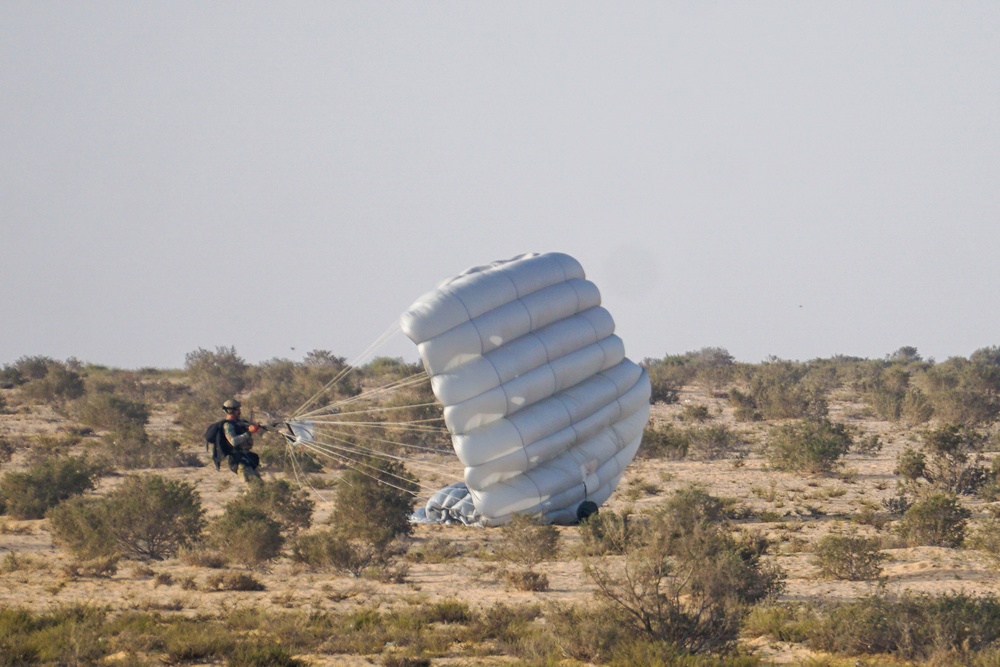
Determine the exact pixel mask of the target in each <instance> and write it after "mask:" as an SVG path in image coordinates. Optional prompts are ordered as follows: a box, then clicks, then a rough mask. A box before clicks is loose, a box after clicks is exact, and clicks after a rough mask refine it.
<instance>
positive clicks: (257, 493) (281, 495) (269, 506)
mask: <svg viewBox="0 0 1000 667" xmlns="http://www.w3.org/2000/svg"><path fill="white" fill-rule="evenodd" d="M315 505H316V503H314V502H313V500H312V499H311V498H310V497H309V494H308V492H306V490H305V489H302V488H296V487H295V486H293V485H292V484H291V483H290V482H288V481H287V480H284V479H279V480H274V481H270V482H265V483H264V484H257V485H254V486H251V487H249V488H247V490H246V492H245V493H243V494H242V495H240V496H238V497H236V498H234V499H233V500H231V501H230V502H229V503H228V504H227V505H226V508H227V510H228V509H230V508H232V509H234V510H235V509H252V510H258V511H260V512H264V513H265V514H267V515H268V516H270V517H271V518H272V519H273V520H275V521H277V522H278V524H279V525H280V526H281V530H282V531H283V532H286V533H288V534H290V535H295V534H297V533H298V532H299V531H302V530H305V529H307V528H309V526H310V525H311V524H312V513H313V509H314V508H315Z"/></svg>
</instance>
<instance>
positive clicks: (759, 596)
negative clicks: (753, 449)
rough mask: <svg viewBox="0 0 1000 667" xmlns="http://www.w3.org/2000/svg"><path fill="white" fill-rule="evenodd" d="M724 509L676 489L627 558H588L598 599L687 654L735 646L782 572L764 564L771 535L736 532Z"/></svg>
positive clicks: (778, 587)
mask: <svg viewBox="0 0 1000 667" xmlns="http://www.w3.org/2000/svg"><path fill="white" fill-rule="evenodd" d="M722 511H723V503H722V501H720V500H719V499H717V498H713V497H712V496H709V495H708V494H705V493H704V492H702V491H700V490H698V489H686V490H683V491H682V492H680V493H678V494H675V496H674V497H673V498H671V499H670V500H669V501H668V502H667V503H665V504H664V506H663V507H662V508H661V509H660V511H658V512H657V513H655V514H654V515H653V516H651V517H650V521H649V522H648V524H647V525H646V527H645V529H644V530H643V531H642V536H641V539H637V540H636V541H635V543H634V544H633V545H632V546H630V547H629V549H628V551H627V552H626V554H625V557H624V559H621V560H619V559H615V560H609V559H600V560H597V559H595V560H591V561H590V562H589V563H588V564H587V566H586V570H585V571H586V572H587V574H588V576H589V577H590V578H591V579H592V580H593V581H594V583H595V584H596V586H597V595H598V598H599V599H601V600H602V601H603V602H605V603H607V604H610V605H612V606H613V607H615V608H617V609H618V610H619V611H620V612H621V613H622V618H624V619H628V623H629V627H631V629H632V630H634V631H635V632H636V633H639V634H642V635H646V636H647V637H648V638H650V639H652V640H656V641H660V642H667V643H670V644H673V645H674V646H675V647H677V648H679V649H681V650H682V651H685V652H689V653H702V652H715V651H725V650H728V649H730V648H732V647H733V646H734V645H735V642H736V639H737V637H738V635H739V630H740V624H741V622H742V619H743V617H744V615H745V614H746V612H747V610H748V609H749V608H750V606H751V605H753V604H756V603H758V602H760V601H762V600H765V599H767V598H769V597H772V596H773V595H775V594H777V593H778V592H780V591H781V590H782V588H783V586H784V575H783V573H782V572H781V571H780V570H779V569H777V568H776V567H774V566H770V565H767V564H765V563H764V562H763V560H762V558H763V556H764V555H765V554H766V552H767V546H768V545H767V541H766V540H765V539H763V538H762V537H760V536H758V535H752V534H748V533H741V534H739V535H735V536H734V535H733V534H732V533H731V532H730V530H729V528H728V527H727V526H726V524H725V522H724V521H719V518H720V517H721V516H722Z"/></svg>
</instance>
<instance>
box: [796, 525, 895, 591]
mask: <svg viewBox="0 0 1000 667" xmlns="http://www.w3.org/2000/svg"><path fill="white" fill-rule="evenodd" d="M879 547H880V540H879V539H878V538H867V537H860V536H857V535H826V536H824V537H822V538H821V539H820V541H819V543H817V545H816V550H815V553H814V556H813V563H814V564H815V565H816V566H817V567H818V568H819V571H820V574H821V575H822V576H824V577H829V578H831V579H845V580H847V581H867V580H870V579H877V578H878V577H879V576H880V575H881V574H882V562H883V561H884V560H885V558H886V556H885V554H883V553H881V552H880V551H879Z"/></svg>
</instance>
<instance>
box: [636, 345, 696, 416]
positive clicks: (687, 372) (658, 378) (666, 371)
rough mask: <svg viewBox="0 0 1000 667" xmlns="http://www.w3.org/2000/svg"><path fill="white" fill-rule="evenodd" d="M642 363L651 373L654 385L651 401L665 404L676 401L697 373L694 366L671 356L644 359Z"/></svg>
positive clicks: (650, 381)
mask: <svg viewBox="0 0 1000 667" xmlns="http://www.w3.org/2000/svg"><path fill="white" fill-rule="evenodd" d="M642 365H643V367H644V368H645V369H646V374H647V375H649V383H650V385H651V386H652V389H651V394H650V397H649V402H650V403H663V404H665V405H671V404H673V403H676V402H677V400H678V395H679V394H680V390H681V389H682V388H683V387H684V385H685V384H687V383H688V382H690V381H691V380H692V379H693V378H694V375H695V373H696V370H695V369H694V368H693V367H690V366H687V365H686V364H685V363H684V362H683V361H681V360H679V359H677V358H676V357H670V356H667V357H664V358H663V359H644V360H643V362H642Z"/></svg>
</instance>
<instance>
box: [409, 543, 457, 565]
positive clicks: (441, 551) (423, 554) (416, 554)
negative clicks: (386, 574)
mask: <svg viewBox="0 0 1000 667" xmlns="http://www.w3.org/2000/svg"><path fill="white" fill-rule="evenodd" d="M464 554H465V550H464V549H463V548H462V546H461V545H460V544H456V543H455V542H452V541H451V540H446V539H444V538H442V537H432V538H430V539H428V540H427V541H426V542H423V543H421V544H419V545H417V546H415V547H410V548H409V549H408V550H407V552H406V560H408V561H410V562H412V563H449V562H451V561H453V560H457V559H459V558H461V557H462V556H463V555H464Z"/></svg>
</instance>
